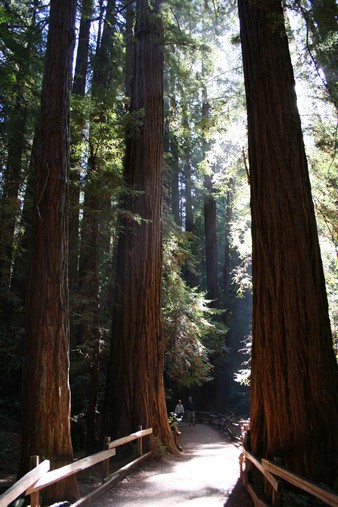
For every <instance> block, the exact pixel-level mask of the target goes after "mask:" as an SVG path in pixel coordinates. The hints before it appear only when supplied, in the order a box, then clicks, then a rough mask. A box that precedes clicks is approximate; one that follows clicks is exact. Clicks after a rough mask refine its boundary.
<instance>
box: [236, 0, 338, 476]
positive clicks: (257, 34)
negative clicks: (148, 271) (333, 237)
mask: <svg viewBox="0 0 338 507" xmlns="http://www.w3.org/2000/svg"><path fill="white" fill-rule="evenodd" d="M238 5H239V16H240V24H241V41H242V52H243V64H244V76H245V88H246V99H247V112H248V129H249V162H250V171H251V208H252V238H253V344H252V376H251V421H252V430H251V431H252V450H253V452H254V454H256V455H258V456H263V457H269V458H272V457H276V456H278V457H280V458H281V459H282V463H283V465H284V466H286V467H287V468H289V469H291V470H293V471H295V472H297V473H300V474H302V475H304V476H306V477H308V478H309V479H312V480H314V481H317V482H324V483H327V484H329V485H332V483H333V481H334V479H335V478H336V476H337V457H338V452H337V451H338V432H337V426H338V413H337V410H338V399H337V397H338V388H337V387H338V386H337V378H338V377H337V364H336V361H335V357H334V353H333V347H332V336H331V330H330V322H329V317H328V305H327V298H326V291H325V283H324V276H323V270H322V263H321V258H320V250H319V244H318V237H317V229H316V222H315V215H314V209H313V204H312V199H311V189H310V183H309V176H308V167H307V160H306V155H305V150H304V143H303V136H302V131H301V124H300V118H299V114H298V110H297V102H296V95H295V90H294V84H295V83H294V77H293V70H292V66H291V60H290V54H289V49H288V41H287V37H286V33H285V27H284V20H283V12H282V7H281V2H280V1H279V0H264V1H256V2H248V1H246V0H239V2H238Z"/></svg>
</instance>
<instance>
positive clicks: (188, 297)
mask: <svg viewBox="0 0 338 507" xmlns="http://www.w3.org/2000/svg"><path fill="white" fill-rule="evenodd" d="M187 247H188V243H187V238H186V237H185V235H184V234H183V233H179V232H178V231H175V232H174V231H173V230H171V231H168V232H167V234H166V237H165V239H164V261H163V291H162V297H163V333H164V339H165V344H166V351H165V371H166V373H167V375H168V376H169V377H170V378H171V379H173V380H174V381H175V382H176V383H177V385H178V386H180V387H183V386H185V387H190V386H192V385H201V384H202V383H204V382H207V381H209V380H211V371H212V366H211V364H210V362H209V358H208V355H209V354H210V352H211V351H210V349H208V348H207V343H208V344H209V345H210V339H214V337H215V335H216V332H217V328H216V325H215V322H212V315H213V313H214V311H213V310H211V309H210V308H208V301H207V300H206V299H205V296H204V294H203V293H201V292H199V291H198V290H197V288H194V289H191V288H190V287H188V285H187V283H186V282H185V281H184V279H183V276H182V267H183V265H184V264H185V263H186V261H187V259H189V258H190V255H191V254H190V252H189V250H188V248H187Z"/></svg>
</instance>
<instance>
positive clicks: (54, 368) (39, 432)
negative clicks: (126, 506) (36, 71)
mask: <svg viewBox="0 0 338 507" xmlns="http://www.w3.org/2000/svg"><path fill="white" fill-rule="evenodd" d="M75 9H76V2H75V0H69V1H68V2H63V1H61V0H51V3H50V22H49V23H50V24H49V32H48V41H47V52H46V57H45V70H44V79H43V84H42V94H41V112H40V122H39V134H38V141H37V150H36V163H35V168H36V175H35V178H36V186H35V197H34V207H33V213H34V216H33V225H32V252H31V253H32V255H31V266H30V278H29V285H28V301H27V310H26V311H27V325H26V342H27V351H26V360H25V366H24V374H23V398H22V401H23V412H22V426H23V427H22V451H21V469H20V470H21V473H23V472H25V471H27V468H28V465H29V457H30V456H31V455H36V454H37V455H40V456H44V457H45V458H48V459H49V460H50V461H51V465H52V468H58V467H60V466H62V465H64V464H66V463H70V462H71V461H72V459H73V455H72V445H71V439H70V393H69V384H68V366H69V358H68V342H69V315H68V289H67V265H68V254H67V252H68V239H67V237H68V234H67V233H68V230H67V218H68V215H67V211H68V169H69V139H68V135H69V96H70V88H71V71H72V58H73V47H74V39H75ZM76 496H77V486H76V479H75V477H74V476H72V477H70V478H68V479H66V480H64V481H61V482H58V483H55V484H54V485H52V486H51V487H50V488H48V490H47V491H46V492H45V497H46V499H47V500H62V499H65V498H74V497H76Z"/></svg>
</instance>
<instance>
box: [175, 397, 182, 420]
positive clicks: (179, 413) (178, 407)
mask: <svg viewBox="0 0 338 507" xmlns="http://www.w3.org/2000/svg"><path fill="white" fill-rule="evenodd" d="M175 414H176V415H177V416H178V417H182V419H183V416H184V407H183V405H182V400H178V403H177V405H176V407H175Z"/></svg>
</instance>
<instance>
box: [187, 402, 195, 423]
mask: <svg viewBox="0 0 338 507" xmlns="http://www.w3.org/2000/svg"><path fill="white" fill-rule="evenodd" d="M187 412H188V421H189V426H191V425H193V426H195V404H194V402H193V401H192V397H191V396H189V399H188V404H187Z"/></svg>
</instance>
